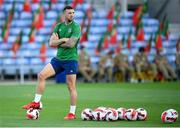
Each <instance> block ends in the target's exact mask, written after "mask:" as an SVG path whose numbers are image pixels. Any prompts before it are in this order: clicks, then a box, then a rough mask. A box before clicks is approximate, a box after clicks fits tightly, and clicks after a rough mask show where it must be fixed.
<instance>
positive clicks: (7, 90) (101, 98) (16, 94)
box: [0, 82, 180, 127]
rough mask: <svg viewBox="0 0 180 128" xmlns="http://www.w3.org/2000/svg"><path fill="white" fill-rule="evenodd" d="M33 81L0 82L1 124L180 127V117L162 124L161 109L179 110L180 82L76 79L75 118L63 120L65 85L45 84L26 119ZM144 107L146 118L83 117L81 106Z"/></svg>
mask: <svg viewBox="0 0 180 128" xmlns="http://www.w3.org/2000/svg"><path fill="white" fill-rule="evenodd" d="M34 91H35V86H34V85H24V86H23V85H14V86H5V85H4V86H3V85H2V86H0V127H12V126H14V127H123V126H127V127H141V126H142V127H180V120H177V122H175V123H173V124H163V123H162V122H161V119H160V116H161V113H162V112H163V111H164V110H166V109H169V108H174V109H176V110H177V111H178V112H179V113H180V83H178V82H176V83H141V84H128V83H101V84H100V83H99V84H95V83H93V84H84V83H77V91H78V106H77V112H76V114H77V119H76V120H71V121H65V120H63V118H64V116H65V115H66V114H67V113H68V111H69V94H68V90H67V88H66V85H62V84H60V85H57V84H56V85H47V86H46V90H45V92H44V95H43V97H42V102H43V110H42V111H41V112H40V118H39V119H38V120H27V119H26V118H25V113H26V111H25V110H22V109H21V106H22V105H24V104H26V103H28V102H30V101H31V100H33V98H34ZM98 106H106V107H114V108H118V107H125V108H138V107H143V108H145V109H146V110H147V111H148V118H147V120H146V121H116V122H105V121H102V122H101V121H82V120H81V118H80V113H81V111H82V110H83V109H84V108H92V109H93V108H96V107H98Z"/></svg>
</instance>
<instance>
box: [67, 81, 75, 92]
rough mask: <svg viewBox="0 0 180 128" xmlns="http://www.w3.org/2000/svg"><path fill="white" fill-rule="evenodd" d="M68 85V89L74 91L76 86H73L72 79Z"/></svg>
mask: <svg viewBox="0 0 180 128" xmlns="http://www.w3.org/2000/svg"><path fill="white" fill-rule="evenodd" d="M67 85H68V90H69V91H74V90H75V86H73V83H72V82H71V81H67Z"/></svg>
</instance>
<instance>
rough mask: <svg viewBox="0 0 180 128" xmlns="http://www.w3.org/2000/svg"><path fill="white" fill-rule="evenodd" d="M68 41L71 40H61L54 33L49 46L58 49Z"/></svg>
mask: <svg viewBox="0 0 180 128" xmlns="http://www.w3.org/2000/svg"><path fill="white" fill-rule="evenodd" d="M68 40H69V38H61V39H59V37H58V35H57V33H53V34H52V35H51V37H50V41H49V45H50V46H53V47H57V46H58V45H61V44H63V43H66V42H67V41H68Z"/></svg>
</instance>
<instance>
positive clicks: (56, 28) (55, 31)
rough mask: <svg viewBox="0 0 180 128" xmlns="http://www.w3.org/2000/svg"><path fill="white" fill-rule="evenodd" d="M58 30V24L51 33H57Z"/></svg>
mask: <svg viewBox="0 0 180 128" xmlns="http://www.w3.org/2000/svg"><path fill="white" fill-rule="evenodd" d="M58 28H59V24H57V25H56V26H55V27H54V31H53V33H58Z"/></svg>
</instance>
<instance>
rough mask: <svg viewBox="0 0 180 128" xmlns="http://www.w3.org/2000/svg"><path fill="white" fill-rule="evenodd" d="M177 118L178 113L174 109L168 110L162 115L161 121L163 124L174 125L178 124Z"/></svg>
mask: <svg viewBox="0 0 180 128" xmlns="http://www.w3.org/2000/svg"><path fill="white" fill-rule="evenodd" d="M177 118H178V114H177V111H176V110H175V111H174V110H173V109H168V110H166V111H164V112H163V113H162V114H161V120H162V122H163V123H174V122H176V120H177Z"/></svg>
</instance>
